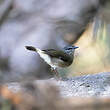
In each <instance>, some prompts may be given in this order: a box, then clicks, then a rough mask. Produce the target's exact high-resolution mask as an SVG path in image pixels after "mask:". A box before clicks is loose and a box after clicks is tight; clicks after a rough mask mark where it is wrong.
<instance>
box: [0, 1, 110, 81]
mask: <svg viewBox="0 0 110 110" xmlns="http://www.w3.org/2000/svg"><path fill="white" fill-rule="evenodd" d="M0 9H1V10H0V81H16V80H18V79H29V78H30V79H31V78H50V77H53V74H52V72H51V69H50V67H49V65H47V64H46V63H45V62H44V61H43V60H42V59H41V58H40V57H39V55H38V54H36V53H33V52H30V51H27V50H26V49H25V46H26V45H32V46H35V47H38V48H40V49H49V48H53V49H61V48H63V47H64V46H66V45H68V44H71V45H76V46H79V49H77V50H76V52H75V60H74V62H73V64H72V65H71V66H70V67H68V68H65V69H63V70H58V71H59V73H60V75H61V76H68V77H70V76H76V75H84V74H93V73H98V72H105V71H109V70H110V69H109V67H110V51H109V50H110V45H109V42H110V37H109V35H110V31H109V30H110V2H109V0H69V1H68V2H67V1H66V0H54V1H52V0H0Z"/></svg>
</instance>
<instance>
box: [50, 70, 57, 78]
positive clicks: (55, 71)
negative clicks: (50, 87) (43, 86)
mask: <svg viewBox="0 0 110 110" xmlns="http://www.w3.org/2000/svg"><path fill="white" fill-rule="evenodd" d="M51 70H52V71H54V73H55V76H56V77H57V78H59V75H58V71H57V69H56V68H51Z"/></svg>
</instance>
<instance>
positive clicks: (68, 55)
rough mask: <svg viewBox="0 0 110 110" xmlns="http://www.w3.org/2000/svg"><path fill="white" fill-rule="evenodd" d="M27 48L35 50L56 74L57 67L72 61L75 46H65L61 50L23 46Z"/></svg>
mask: <svg viewBox="0 0 110 110" xmlns="http://www.w3.org/2000/svg"><path fill="white" fill-rule="evenodd" d="M25 48H26V49H27V50H30V51H34V52H37V53H38V54H39V55H40V57H41V58H42V59H43V60H44V61H45V62H46V63H47V64H48V65H50V67H51V68H52V69H53V70H54V72H55V73H56V75H57V76H58V72H57V68H66V67H68V66H70V65H71V64H72V63H73V60H74V52H75V49H77V48H79V47H77V46H72V45H69V46H66V47H64V48H63V49H61V50H55V49H45V50H41V49H39V48H36V47H34V46H25Z"/></svg>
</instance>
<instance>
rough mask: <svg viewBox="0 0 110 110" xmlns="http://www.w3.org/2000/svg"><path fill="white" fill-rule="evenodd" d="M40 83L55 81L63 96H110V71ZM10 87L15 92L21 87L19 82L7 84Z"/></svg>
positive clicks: (53, 81)
mask: <svg viewBox="0 0 110 110" xmlns="http://www.w3.org/2000/svg"><path fill="white" fill-rule="evenodd" d="M35 82H37V83H38V84H39V83H45V84H46V83H51V84H52V83H53V84H56V85H57V86H58V87H59V88H60V93H61V95H62V96H63V97H71V96H80V97H85V96H86V97H90V96H95V97H96V96H99V97H106V96H107V97H108V96H110V72H105V73H98V74H92V75H83V76H78V77H72V78H67V79H64V80H55V79H53V78H52V79H49V80H37V81H35ZM7 85H8V87H9V89H11V90H13V91H14V92H16V91H18V90H19V89H20V85H19V84H18V83H10V84H7Z"/></svg>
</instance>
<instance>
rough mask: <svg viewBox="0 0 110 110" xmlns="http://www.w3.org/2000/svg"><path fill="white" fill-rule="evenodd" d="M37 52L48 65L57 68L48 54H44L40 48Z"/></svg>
mask: <svg viewBox="0 0 110 110" xmlns="http://www.w3.org/2000/svg"><path fill="white" fill-rule="evenodd" d="M36 50H37V52H38V54H39V55H40V57H41V58H42V59H44V61H45V62H46V63H48V64H49V65H50V66H51V67H53V68H56V66H55V65H53V64H52V61H51V58H50V56H48V55H47V54H45V53H44V51H42V50H40V49H38V48H37V49H36Z"/></svg>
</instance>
